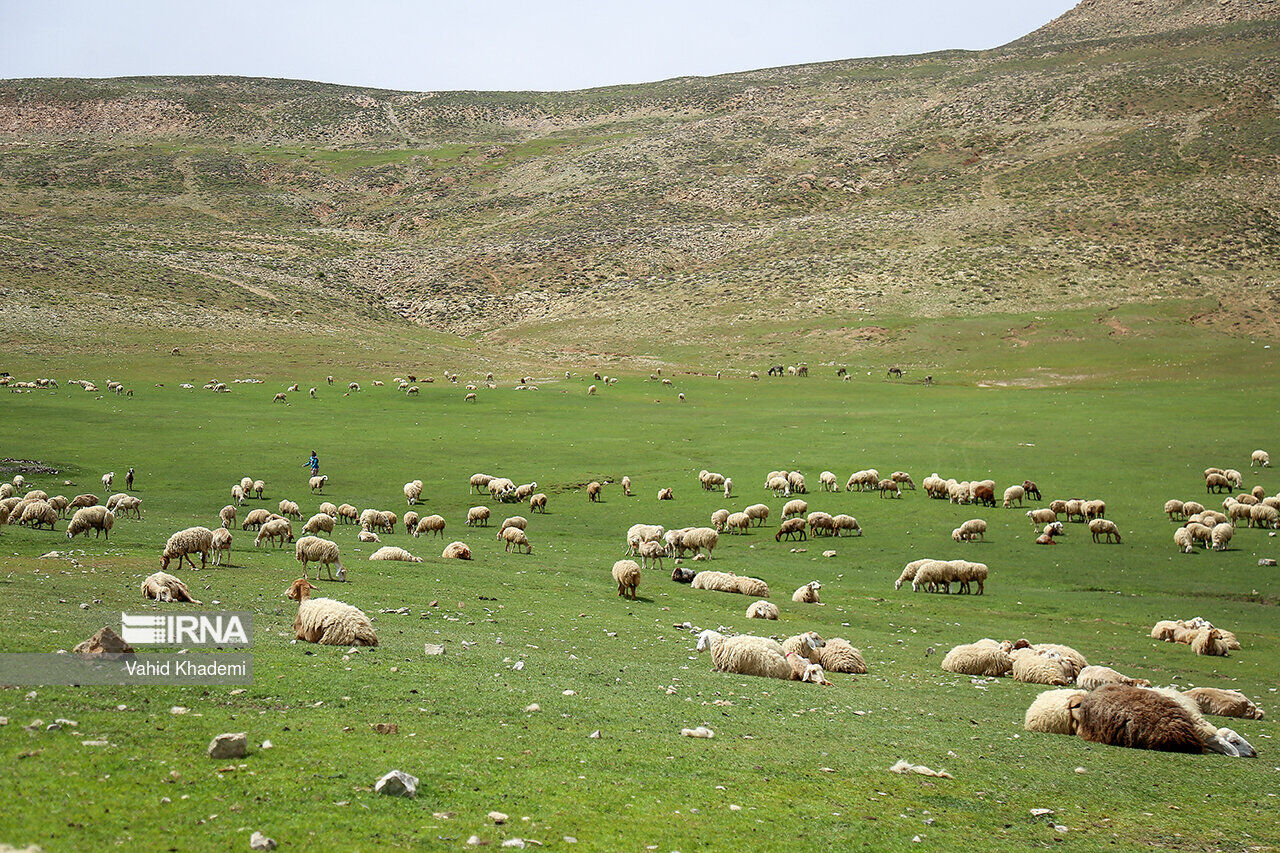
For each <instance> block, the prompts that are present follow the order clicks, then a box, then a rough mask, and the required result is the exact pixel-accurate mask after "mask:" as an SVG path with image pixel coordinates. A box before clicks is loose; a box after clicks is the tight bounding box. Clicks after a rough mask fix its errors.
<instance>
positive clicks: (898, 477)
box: [889, 471, 916, 492]
mask: <svg viewBox="0 0 1280 853" xmlns="http://www.w3.org/2000/svg"><path fill="white" fill-rule="evenodd" d="M889 479H890V480H893V482H895V483H897V484H898V485H899V486H900V487H901V488H904V489H910V490H911V491H913V492H914V491H915V490H916V484H915V481H914V480H912V479H911V475H910V474H908V473H907V472H906V471H894V472H893V473H892V474H890V475H889Z"/></svg>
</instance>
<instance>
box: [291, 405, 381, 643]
mask: <svg viewBox="0 0 1280 853" xmlns="http://www.w3.org/2000/svg"><path fill="white" fill-rule="evenodd" d="M352 384H355V383H352ZM322 541H323V540H322ZM330 544H332V543H330ZM314 589H316V587H315V586H313V585H312V584H311V582H310V581H308V580H307V579H306V578H298V579H297V580H296V581H294V582H293V585H292V586H291V587H289V591H288V592H286V593H285V596H286V597H288V598H290V599H292V600H294V601H296V602H298V615H297V616H296V617H295V618H294V620H293V633H294V636H295V637H297V639H299V640H305V641H306V642H308V643H319V644H320V645H322V646H376V645H378V635H377V634H376V633H375V632H374V630H373V623H372V622H370V621H369V617H368V616H366V615H365V614H364V612H363V611H361V610H360V609H359V608H356V607H352V606H351V605H350V604H344V603H343V602H341V601H334V600H333V599H331V598H311V591H312V590H314Z"/></svg>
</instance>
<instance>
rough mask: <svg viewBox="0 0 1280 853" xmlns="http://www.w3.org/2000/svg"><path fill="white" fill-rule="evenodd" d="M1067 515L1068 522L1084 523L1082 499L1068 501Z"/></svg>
mask: <svg viewBox="0 0 1280 853" xmlns="http://www.w3.org/2000/svg"><path fill="white" fill-rule="evenodd" d="M1066 504H1067V505H1066V516H1067V521H1068V522H1080V523H1081V524H1083V523H1084V521H1085V517H1084V504H1085V502H1084V501H1082V500H1069V501H1067V502H1066Z"/></svg>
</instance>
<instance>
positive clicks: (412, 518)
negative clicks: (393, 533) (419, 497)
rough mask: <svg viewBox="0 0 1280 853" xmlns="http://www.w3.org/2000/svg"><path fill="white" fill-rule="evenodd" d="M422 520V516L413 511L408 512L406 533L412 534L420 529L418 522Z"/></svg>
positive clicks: (405, 521) (405, 519) (405, 523)
mask: <svg viewBox="0 0 1280 853" xmlns="http://www.w3.org/2000/svg"><path fill="white" fill-rule="evenodd" d="M421 520H422V516H420V515H418V514H417V513H416V512H414V511H413V510H409V511H408V512H406V513H405V514H404V532H405V533H409V534H412V533H413V531H414V530H415V529H416V528H417V527H418V522H419V521H421Z"/></svg>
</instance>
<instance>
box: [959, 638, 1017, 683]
mask: <svg viewBox="0 0 1280 853" xmlns="http://www.w3.org/2000/svg"><path fill="white" fill-rule="evenodd" d="M942 668H943V669H944V670H946V671H947V672H955V673H959V674H960V675H983V676H986V677H988V678H994V677H997V676H1001V675H1006V674H1008V673H1009V672H1010V671H1011V670H1012V669H1013V658H1012V657H1011V656H1010V655H1009V649H1007V648H1005V646H1004V645H1001V644H1000V643H997V642H996V641H995V640H979V641H978V642H976V643H966V644H964V645H959V646H956V647H955V648H953V649H952V650H951V651H949V652H947V656H946V657H944V658H943V659H942Z"/></svg>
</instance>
